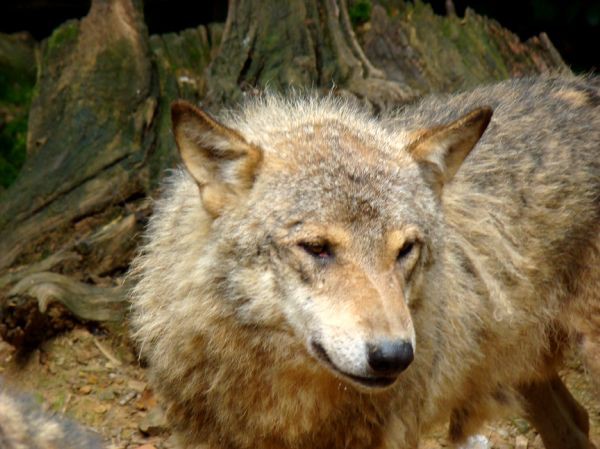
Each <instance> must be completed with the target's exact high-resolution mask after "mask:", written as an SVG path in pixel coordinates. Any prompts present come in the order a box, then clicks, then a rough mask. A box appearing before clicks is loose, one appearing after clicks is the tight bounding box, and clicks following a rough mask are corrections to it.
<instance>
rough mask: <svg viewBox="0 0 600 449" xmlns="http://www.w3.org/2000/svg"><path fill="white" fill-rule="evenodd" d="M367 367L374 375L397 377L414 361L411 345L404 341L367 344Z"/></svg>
mask: <svg viewBox="0 0 600 449" xmlns="http://www.w3.org/2000/svg"><path fill="white" fill-rule="evenodd" d="M367 352H368V358H367V360H368V362H369V366H370V367H371V369H372V370H373V373H375V374H376V375H386V376H390V375H398V374H400V373H401V372H402V371H404V370H405V369H406V368H408V365H410V364H411V362H412V361H413V359H414V351H413V347H412V344H411V343H410V342H409V341H406V340H384V341H381V342H379V343H378V344H370V343H369V344H367Z"/></svg>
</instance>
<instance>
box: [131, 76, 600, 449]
mask: <svg viewBox="0 0 600 449" xmlns="http://www.w3.org/2000/svg"><path fill="white" fill-rule="evenodd" d="M172 122H173V133H174V136H175V140H176V143H177V147H178V150H179V153H180V155H181V159H182V161H183V169H179V170H176V171H175V172H173V173H172V175H171V176H170V177H169V178H168V179H167V180H166V182H165V187H164V191H163V194H162V197H161V199H159V200H158V201H157V202H156V204H155V211H154V214H153V217H152V218H151V220H150V222H149V225H148V229H147V235H146V240H145V243H144V245H143V247H142V248H141V250H140V254H139V256H138V257H137V259H136V260H135V261H134V263H133V265H132V275H133V277H134V278H135V279H136V284H135V287H134V288H133V290H132V293H131V300H132V318H131V320H132V329H133V337H134V339H135V340H136V341H137V342H138V344H139V348H140V353H141V356H142V357H143V358H144V359H146V360H147V362H148V364H149V374H150V378H151V383H152V384H153V385H154V387H155V388H156V390H157V391H158V392H159V394H160V396H161V398H162V401H163V404H164V405H165V408H166V411H167V415H168V417H169V420H170V423H171V425H172V426H173V429H174V432H175V434H176V435H177V437H178V439H179V444H180V447H182V448H188V449H191V448H200V447H202V448H210V449H250V448H254V449H257V448H260V449H342V448H344V449H401V448H417V447H418V443H419V438H420V435H422V434H423V432H426V431H427V430H428V429H429V428H431V426H433V425H435V424H437V423H440V422H448V420H450V438H451V440H452V441H454V442H455V443H456V444H462V443H463V442H464V441H465V440H466V439H467V437H468V436H469V435H470V434H471V433H473V432H475V431H476V430H477V427H478V426H479V425H480V424H481V423H482V422H483V421H484V420H485V419H487V418H490V417H494V416H495V415H496V414H497V412H498V410H499V409H504V408H510V407H512V406H517V407H520V409H521V410H522V412H523V413H524V414H525V416H527V417H528V418H529V419H530V420H531V422H532V423H533V424H534V425H535V426H536V427H537V428H538V430H539V431H540V433H541V435H542V438H543V440H544V443H545V445H546V447H547V448H550V449H559V448H560V449H565V448H577V449H582V448H591V447H593V445H592V442H591V441H589V438H588V431H589V423H588V419H587V414H586V412H585V410H584V409H583V408H582V407H581V406H580V405H579V404H578V403H577V401H576V400H575V399H574V398H573V397H572V396H571V395H570V393H569V391H568V390H567V389H566V387H565V386H564V384H563V383H562V381H561V380H560V377H559V376H558V375H557V370H558V369H559V367H560V364H561V362H562V358H563V353H564V352H565V350H567V348H571V347H574V348H577V350H579V352H580V354H581V357H582V358H583V360H584V361H585V364H586V367H587V369H588V370H589V371H590V373H591V374H592V377H595V378H596V379H598V378H600V234H599V231H600V82H599V81H598V79H597V78H593V77H574V76H566V75H562V76H561V75H556V76H543V77H537V78H523V79H514V80H508V81H504V82H501V83H498V84H495V85H488V86H483V87H479V88H476V89H474V90H472V91H468V92H462V93H458V94H453V95H434V96H430V97H426V98H424V99H422V100H421V101H419V102H417V103H415V104H412V105H408V106H405V107H403V108H401V109H400V110H398V111H396V112H394V113H391V114H382V115H380V116H379V117H374V116H373V115H372V114H370V113H369V112H368V111H365V110H364V109H363V108H362V107H361V106H359V105H357V104H354V103H352V102H350V101H347V100H346V101H344V100H340V99H336V98H334V97H332V96H329V97H327V98H317V97H314V96H311V95H305V96H303V95H296V96H292V97H288V98H286V97H281V96H277V95H265V96H264V97H261V98H260V99H255V100H252V101H248V102H247V103H246V104H244V105H242V106H241V107H240V109H239V110H238V111H237V112H231V111H230V112H226V113H224V114H222V115H221V116H220V117H219V118H215V117H213V116H212V115H210V114H209V113H207V112H206V111H204V110H202V109H199V108H197V107H195V106H194V105H191V104H189V103H186V102H183V101H177V102H175V103H174V104H173V106H172Z"/></svg>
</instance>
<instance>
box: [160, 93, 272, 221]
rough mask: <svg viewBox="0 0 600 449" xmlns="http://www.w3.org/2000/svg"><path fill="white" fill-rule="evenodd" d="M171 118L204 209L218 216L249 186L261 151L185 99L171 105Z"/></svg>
mask: <svg viewBox="0 0 600 449" xmlns="http://www.w3.org/2000/svg"><path fill="white" fill-rule="evenodd" d="M171 120H172V123H173V134H174V135H175V141H176V143H177V148H178V149H179V154H180V155H181V159H182V160H183V163H184V164H185V167H186V168H187V170H188V172H189V173H190V174H191V175H192V177H193V178H194V179H195V180H196V183H198V186H199V187H200V192H201V197H202V203H203V205H204V208H205V209H206V210H207V212H208V213H210V214H211V215H212V216H214V217H217V216H219V215H221V213H222V212H223V210H224V209H225V208H226V207H227V205H229V204H232V203H233V202H234V201H236V200H237V199H238V198H239V197H240V196H242V195H243V194H244V193H245V192H246V191H248V190H249V189H250V188H251V187H252V184H253V183H254V179H255V177H256V172H257V170H258V167H259V165H260V162H261V160H262V150H261V149H260V148H258V147H256V146H254V145H251V144H249V143H248V142H246V140H245V139H244V138H243V137H242V136H241V135H240V134H239V133H237V132H236V131H234V130H232V129H230V128H227V127H226V126H225V125H223V124H221V123H219V122H218V121H217V120H215V119H214V118H212V117H211V116H210V115H209V114H207V113H206V112H204V111H203V110H201V109H199V108H197V107H195V106H193V105H192V104H190V103H188V102H186V101H182V100H178V101H175V102H174V103H173V104H172V105H171Z"/></svg>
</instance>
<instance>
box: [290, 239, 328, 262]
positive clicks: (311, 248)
mask: <svg viewBox="0 0 600 449" xmlns="http://www.w3.org/2000/svg"><path fill="white" fill-rule="evenodd" d="M298 246H300V247H301V248H302V249H303V250H304V251H306V252H307V253H308V254H310V255H311V256H312V257H314V258H316V259H319V260H327V259H329V258H331V257H332V256H333V252H332V251H331V246H330V245H329V244H328V243H315V242H300V243H299V244H298Z"/></svg>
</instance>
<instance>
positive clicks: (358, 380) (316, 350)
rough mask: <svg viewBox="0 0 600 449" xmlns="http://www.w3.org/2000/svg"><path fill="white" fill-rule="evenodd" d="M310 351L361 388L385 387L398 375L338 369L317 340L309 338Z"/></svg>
mask: <svg viewBox="0 0 600 449" xmlns="http://www.w3.org/2000/svg"><path fill="white" fill-rule="evenodd" d="M310 346H311V349H312V351H311V353H312V354H313V355H314V356H315V358H316V359H317V360H319V361H320V362H322V363H323V364H324V365H325V366H326V367H327V368H328V369H329V370H331V371H333V372H334V374H336V375H337V376H338V377H342V378H343V379H344V380H346V381H348V380H349V381H351V382H350V383H352V384H354V385H357V386H358V387H360V388H361V389H368V390H381V389H385V388H389V387H391V386H392V385H393V384H394V383H395V382H396V380H397V379H398V376H357V375H354V374H349V373H346V372H344V371H342V370H340V369H339V368H338V367H337V366H336V365H335V364H334V363H333V362H332V361H331V358H330V357H329V355H328V354H327V351H325V348H324V347H323V346H322V345H321V344H320V343H319V342H317V341H315V340H311V342H310Z"/></svg>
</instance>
